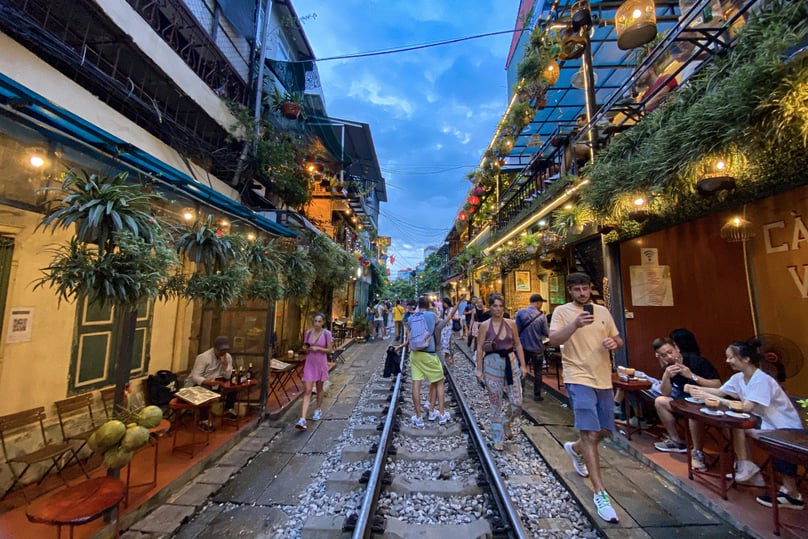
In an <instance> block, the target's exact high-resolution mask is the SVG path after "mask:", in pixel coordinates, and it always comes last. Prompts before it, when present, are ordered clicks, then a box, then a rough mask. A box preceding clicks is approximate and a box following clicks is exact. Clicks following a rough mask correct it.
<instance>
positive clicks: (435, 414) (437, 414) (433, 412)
mask: <svg viewBox="0 0 808 539" xmlns="http://www.w3.org/2000/svg"><path fill="white" fill-rule="evenodd" d="M439 417H440V412H439V411H437V410H430V411H429V416H428V419H429V420H430V421H435V420H436V419H437V418H439Z"/></svg>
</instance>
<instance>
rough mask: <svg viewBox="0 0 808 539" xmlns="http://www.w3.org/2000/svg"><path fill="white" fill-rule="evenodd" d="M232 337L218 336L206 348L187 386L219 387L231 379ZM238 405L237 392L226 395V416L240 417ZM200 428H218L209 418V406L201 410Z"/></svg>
mask: <svg viewBox="0 0 808 539" xmlns="http://www.w3.org/2000/svg"><path fill="white" fill-rule="evenodd" d="M229 352H230V339H228V338H227V337H225V336H224V335H220V336H218V337H216V339H215V340H214V341H213V347H212V348H209V349H207V350H205V351H204V352H202V353H201V354H199V355H198V356H196V359H195V360H194V368H193V369H192V370H191V374H189V375H188V378H186V379H185V387H192V386H206V387H208V388H212V387H217V386H218V385H219V384H220V383H221V382H222V381H223V380H229V379H230V375H231V373H232V372H233V356H231V355H230V353H229ZM235 405H236V393H235V392H230V393H228V394H227V396H226V397H225V404H224V408H225V417H227V418H228V419H235V418H236V417H238V416H237V415H236V412H235V410H234V409H233V408H234V406H235ZM199 418H200V421H199V429H200V430H204V431H205V432H213V431H214V430H216V428H215V427H214V426H213V425H212V424H211V423H210V420H209V419H208V408H207V407H203V408H200V410H199Z"/></svg>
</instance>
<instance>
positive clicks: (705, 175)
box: [696, 157, 735, 196]
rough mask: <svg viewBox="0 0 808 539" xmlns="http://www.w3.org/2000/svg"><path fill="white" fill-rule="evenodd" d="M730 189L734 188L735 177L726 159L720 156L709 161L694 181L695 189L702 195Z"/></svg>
mask: <svg viewBox="0 0 808 539" xmlns="http://www.w3.org/2000/svg"><path fill="white" fill-rule="evenodd" d="M732 189H735V177H734V176H733V175H732V172H730V170H729V166H728V164H727V162H726V160H724V159H722V158H720V157H719V158H717V159H714V160H712V162H709V163H708V164H707V165H706V166H705V167H704V170H703V172H702V173H701V174H700V177H699V179H698V181H696V190H697V191H698V192H699V194H700V195H704V196H709V195H712V194H715V193H717V192H719V191H729V190H732Z"/></svg>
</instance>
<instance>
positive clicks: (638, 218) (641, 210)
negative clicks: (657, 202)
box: [628, 196, 651, 223]
mask: <svg viewBox="0 0 808 539" xmlns="http://www.w3.org/2000/svg"><path fill="white" fill-rule="evenodd" d="M633 203H634V207H633V208H632V210H631V211H630V212H628V218H629V219H631V220H632V221H634V222H635V223H644V222H646V221H647V220H648V219H650V217H651V210H649V209H648V200H647V199H646V198H645V197H643V196H637V197H635V198H634V200H633Z"/></svg>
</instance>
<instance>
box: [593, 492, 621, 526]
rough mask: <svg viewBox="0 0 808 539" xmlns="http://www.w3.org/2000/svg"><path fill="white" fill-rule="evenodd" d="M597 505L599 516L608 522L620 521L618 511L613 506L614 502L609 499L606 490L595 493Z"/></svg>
mask: <svg viewBox="0 0 808 539" xmlns="http://www.w3.org/2000/svg"><path fill="white" fill-rule="evenodd" d="M594 499H595V507H596V508H597V509H598V516H599V517H600V518H602V519H603V520H605V521H606V522H614V523H616V522H618V520H617V513H616V512H615V511H614V507H612V502H611V501H610V500H609V495H608V494H607V493H606V491H605V490H601V491H600V492H596V493H595V498H594Z"/></svg>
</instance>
